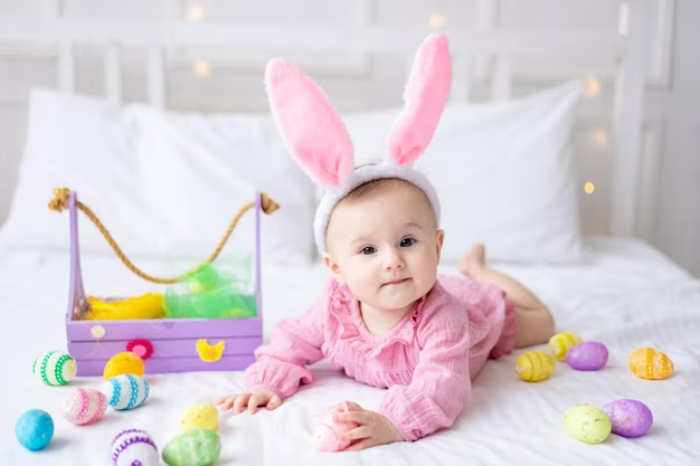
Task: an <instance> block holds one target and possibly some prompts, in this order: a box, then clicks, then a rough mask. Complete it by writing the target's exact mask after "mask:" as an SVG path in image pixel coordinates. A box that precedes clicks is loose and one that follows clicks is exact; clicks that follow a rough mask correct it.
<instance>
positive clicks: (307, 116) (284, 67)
mask: <svg viewBox="0 0 700 466" xmlns="http://www.w3.org/2000/svg"><path fill="white" fill-rule="evenodd" d="M451 72H452V63H451V58H450V51H449V46H448V43H447V37H445V36H444V35H443V34H433V35H430V36H428V37H427V38H426V39H425V40H424V41H423V43H422V44H421V46H420V48H419V49H418V52H417V54H416V59H415V62H414V64H413V69H412V70H411V75H410V77H409V79H408V84H407V85H406V90H405V93H404V101H405V104H404V109H403V112H402V113H401V115H400V116H399V118H398V119H397V120H396V121H395V123H394V125H393V127H392V128H391V131H390V132H389V136H388V138H387V149H388V150H387V152H386V154H385V156H384V160H382V162H381V163H378V164H374V165H365V166H362V167H358V168H354V155H353V147H352V142H351V141H350V136H349V134H348V132H347V130H346V129H345V125H343V122H342V120H341V119H340V116H339V115H338V113H337V112H336V111H335V109H334V108H333V106H332V104H331V103H330V100H329V99H328V97H327V96H326V94H325V93H324V92H323V90H322V89H321V88H320V87H319V85H318V84H317V83H316V82H314V81H313V80H312V79H311V78H309V77H308V76H307V75H306V74H304V73H303V72H302V71H301V70H299V69H298V68H296V67H295V66H294V65H292V64H291V63H289V62H287V61H286V60H284V59H281V58H275V59H272V60H270V62H269V63H268V64H267V67H266V69H265V85H266V88H267V95H268V100H269V102H270V108H271V111H272V116H273V118H274V120H275V123H276V124H277V128H278V130H279V132H280V134H281V136H282V140H283V141H284V143H285V144H286V146H287V148H288V149H289V151H290V152H291V153H292V155H293V156H294V158H295V159H296V161H297V162H298V163H299V164H300V165H301V167H302V168H303V169H304V170H305V171H306V172H307V174H308V175H309V176H310V177H311V178H312V179H313V180H314V181H315V182H316V183H318V184H320V185H321V186H323V187H324V188H325V193H324V195H323V197H322V199H321V202H320V203H319V206H318V208H317V210H316V218H315V219H314V234H315V238H316V245H317V246H318V248H319V250H320V251H321V254H323V253H325V251H326V244H325V234H326V227H327V226H328V222H329V220H330V216H331V212H332V211H333V208H334V207H335V205H336V204H337V203H338V202H339V201H340V200H341V199H343V198H344V197H345V196H346V195H347V194H348V193H350V191H352V190H353V189H355V188H356V187H358V186H360V185H362V184H364V183H366V182H368V181H372V180H377V179H382V178H399V179H402V180H405V181H408V182H409V183H412V184H414V185H416V186H417V187H418V188H420V189H422V190H423V192H425V194H426V196H427V197H428V200H429V201H430V203H431V205H432V207H433V210H434V211H435V215H436V218H437V221H438V223H439V222H440V203H439V201H438V197H437V194H436V193H435V189H434V188H433V186H432V185H431V184H430V182H429V181H428V180H427V178H426V177H425V176H424V175H423V174H422V173H420V172H419V171H418V170H416V169H414V168H413V167H412V165H413V162H414V161H415V160H416V159H417V158H418V157H420V155H421V154H422V153H423V151H424V150H425V148H426V147H427V146H428V144H429V143H430V140H431V139H432V137H433V134H434V132H435V129H436V128H437V125H438V123H439V122H440V117H441V115H442V111H443V109H444V108H445V103H446V101H447V96H448V93H449V90H450V83H451Z"/></svg>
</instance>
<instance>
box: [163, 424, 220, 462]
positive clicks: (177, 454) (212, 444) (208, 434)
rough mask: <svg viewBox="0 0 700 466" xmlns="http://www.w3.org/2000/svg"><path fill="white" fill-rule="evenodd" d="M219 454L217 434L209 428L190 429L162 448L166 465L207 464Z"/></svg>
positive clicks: (213, 460)
mask: <svg viewBox="0 0 700 466" xmlns="http://www.w3.org/2000/svg"><path fill="white" fill-rule="evenodd" d="M220 454H221V440H219V435H218V434H217V433H216V432H214V431H213V430H211V429H192V430H188V431H187V432H185V433H183V434H180V435H179V436H177V437H175V438H174V439H172V440H171V441H170V442H168V444H167V445H165V448H163V461H165V464H167V465H168V466H209V465H210V464H213V463H214V462H215V461H216V459H217V458H218V457H219V455H220Z"/></svg>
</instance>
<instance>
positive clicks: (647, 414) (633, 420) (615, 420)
mask: <svg viewBox="0 0 700 466" xmlns="http://www.w3.org/2000/svg"><path fill="white" fill-rule="evenodd" d="M603 411H604V412H605V414H607V415H608V417H609V418H610V421H611V422H612V432H613V434H617V435H620V436H622V437H627V438H635V437H641V436H642V435H644V434H646V433H647V431H648V430H649V428H651V424H652V423H653V422H654V416H652V414H651V410H650V409H649V408H648V407H647V405H645V404H644V403H642V402H641V401H637V400H628V399H623V400H616V401H613V402H610V403H608V404H606V405H605V406H603Z"/></svg>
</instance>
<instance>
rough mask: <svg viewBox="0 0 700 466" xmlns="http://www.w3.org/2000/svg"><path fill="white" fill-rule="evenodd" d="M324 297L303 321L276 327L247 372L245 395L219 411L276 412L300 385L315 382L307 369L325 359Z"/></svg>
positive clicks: (227, 398) (225, 403)
mask: <svg viewBox="0 0 700 466" xmlns="http://www.w3.org/2000/svg"><path fill="white" fill-rule="evenodd" d="M325 298H326V296H325V295H324V297H323V298H321V299H320V300H319V301H318V302H317V303H316V304H315V305H314V306H313V307H312V308H311V309H309V310H308V311H306V312H305V313H304V314H303V315H302V316H301V317H300V318H298V319H286V320H283V321H281V322H280V323H278V324H277V326H276V327H275V329H274V331H273V333H272V337H271V339H270V343H269V344H266V345H262V346H260V347H259V348H258V349H256V350H255V356H256V358H257V360H256V361H255V362H254V363H253V364H252V365H250V367H248V369H246V393H239V394H236V395H231V396H225V397H222V398H220V399H219V400H218V401H217V404H218V405H219V409H220V410H228V409H231V408H233V410H234V413H236V414H238V413H239V412H241V411H242V408H243V407H244V406H247V407H248V410H249V412H250V413H251V414H252V413H254V412H255V408H256V407H258V406H266V407H267V408H268V409H275V408H277V407H279V406H280V405H281V404H282V400H284V399H286V398H288V397H290V396H291V395H293V394H294V393H295V392H296V391H297V389H298V388H299V385H301V384H302V383H311V382H313V374H312V372H311V371H310V370H309V369H307V368H306V366H307V365H309V364H313V363H315V362H318V361H320V360H321V359H323V353H322V352H321V345H322V344H323V321H324V316H325V309H326V306H327V301H326V299H325Z"/></svg>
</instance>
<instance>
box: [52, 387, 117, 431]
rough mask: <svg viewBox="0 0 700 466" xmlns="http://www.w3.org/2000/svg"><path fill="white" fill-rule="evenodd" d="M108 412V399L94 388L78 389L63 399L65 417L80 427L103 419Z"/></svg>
mask: <svg viewBox="0 0 700 466" xmlns="http://www.w3.org/2000/svg"><path fill="white" fill-rule="evenodd" d="M106 410H107V397H106V396H105V395H104V393H102V392H101V391H99V390H93V389H92V388H76V389H75V390H73V391H72V392H71V393H69V394H68V396H66V397H65V398H64V399H63V406H62V411H63V417H64V418H65V419H66V420H67V421H68V422H71V423H73V424H75V425H78V426H83V425H86V424H90V423H92V422H95V421H97V420H99V419H101V418H102V416H104V415H105V411H106Z"/></svg>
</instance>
